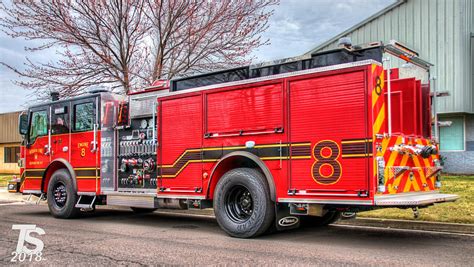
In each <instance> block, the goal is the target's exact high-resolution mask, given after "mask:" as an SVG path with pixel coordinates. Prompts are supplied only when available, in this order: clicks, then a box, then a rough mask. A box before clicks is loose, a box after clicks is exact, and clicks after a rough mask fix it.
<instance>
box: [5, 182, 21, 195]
mask: <svg viewBox="0 0 474 267" xmlns="http://www.w3.org/2000/svg"><path fill="white" fill-rule="evenodd" d="M7 188H8V192H10V193H18V192H20V179H13V180H10V181H8V185H7Z"/></svg>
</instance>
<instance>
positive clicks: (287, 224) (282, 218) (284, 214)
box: [275, 203, 300, 231]
mask: <svg viewBox="0 0 474 267" xmlns="http://www.w3.org/2000/svg"><path fill="white" fill-rule="evenodd" d="M298 227H300V218H298V216H294V215H291V214H290V207H289V205H288V203H277V204H276V205H275V228H276V230H277V231H284V230H290V229H295V228H298Z"/></svg>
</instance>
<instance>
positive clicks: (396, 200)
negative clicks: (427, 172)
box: [374, 191, 459, 207]
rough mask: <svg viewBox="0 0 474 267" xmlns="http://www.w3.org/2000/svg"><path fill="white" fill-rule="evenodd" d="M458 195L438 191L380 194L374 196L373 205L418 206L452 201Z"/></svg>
mask: <svg viewBox="0 0 474 267" xmlns="http://www.w3.org/2000/svg"><path fill="white" fill-rule="evenodd" d="M458 198H459V196H457V195H451V194H441V193H439V192H438V191H431V192H420V193H405V194H403V193H402V194H396V195H382V196H375V197H374V205H375V206H382V207H418V206H428V205H431V204H434V203H442V202H453V201H456V199H458Z"/></svg>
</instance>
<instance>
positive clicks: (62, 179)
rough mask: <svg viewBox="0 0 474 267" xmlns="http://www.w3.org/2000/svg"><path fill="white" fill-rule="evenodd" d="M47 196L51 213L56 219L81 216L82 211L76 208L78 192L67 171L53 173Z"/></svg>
mask: <svg viewBox="0 0 474 267" xmlns="http://www.w3.org/2000/svg"><path fill="white" fill-rule="evenodd" d="M47 196H48V207H49V212H50V213H51V215H53V216H54V217H56V218H61V219H70V218H74V217H77V216H78V215H79V213H80V209H78V208H75V206H76V203H77V199H78V196H77V192H76V190H74V185H73V181H72V178H71V175H70V174H69V172H68V171H67V170H65V169H60V170H57V171H55V172H54V173H53V175H52V176H51V179H50V180H49V184H48V192H47Z"/></svg>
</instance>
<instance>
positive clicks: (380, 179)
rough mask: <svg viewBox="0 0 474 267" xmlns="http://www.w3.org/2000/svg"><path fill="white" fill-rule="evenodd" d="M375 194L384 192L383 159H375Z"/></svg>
mask: <svg viewBox="0 0 474 267" xmlns="http://www.w3.org/2000/svg"><path fill="white" fill-rule="evenodd" d="M377 180H378V186H377V192H379V193H384V192H385V160H384V159H383V157H377Z"/></svg>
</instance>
